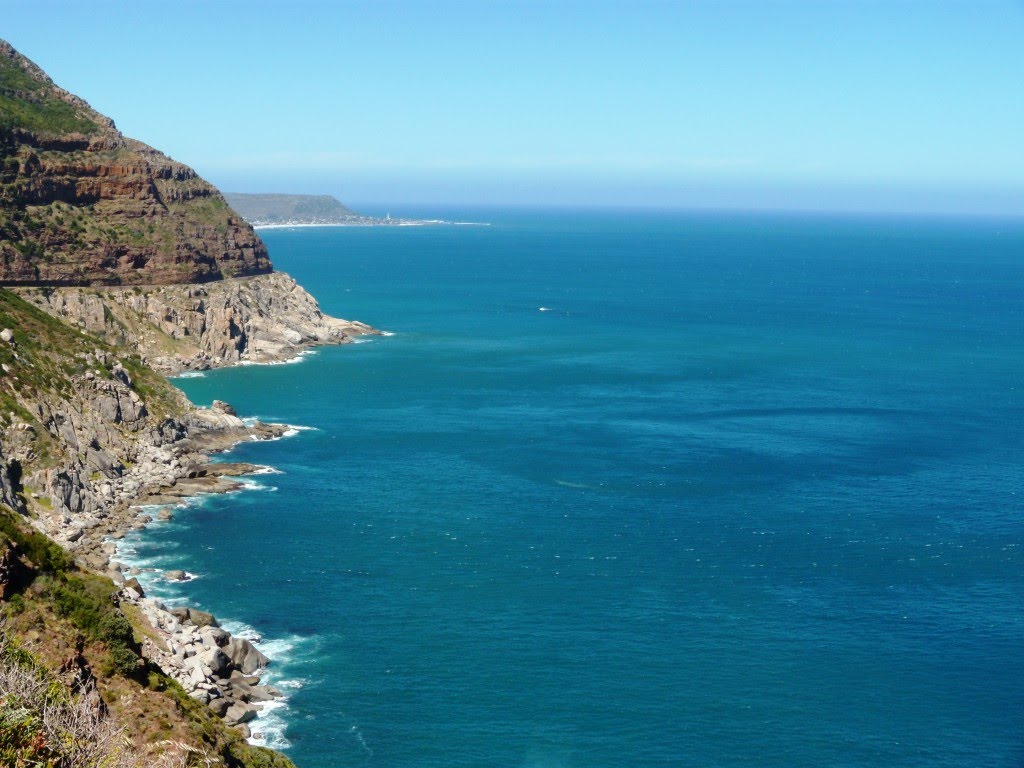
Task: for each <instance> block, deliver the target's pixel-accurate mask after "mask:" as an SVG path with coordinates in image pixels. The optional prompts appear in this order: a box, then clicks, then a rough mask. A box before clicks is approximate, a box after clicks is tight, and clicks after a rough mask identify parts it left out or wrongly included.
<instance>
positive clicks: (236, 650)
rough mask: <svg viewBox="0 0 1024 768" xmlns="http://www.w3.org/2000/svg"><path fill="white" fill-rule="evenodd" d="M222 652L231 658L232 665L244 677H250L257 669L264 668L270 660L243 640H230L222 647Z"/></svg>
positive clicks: (238, 638) (237, 638)
mask: <svg viewBox="0 0 1024 768" xmlns="http://www.w3.org/2000/svg"><path fill="white" fill-rule="evenodd" d="M224 651H225V652H226V653H227V654H228V656H230V657H231V661H232V662H233V663H234V665H235V666H236V667H237V668H238V669H240V670H241V671H242V673H243V674H246V675H251V674H252V673H253V672H255V671H256V670H257V669H260V668H261V667H265V666H267V664H269V663H270V659H268V658H267V657H266V656H264V655H263V654H262V653H260V652H259V651H257V650H256V648H254V647H253V644H252V643H250V642H249V641H248V640H246V639H245V638H240V637H236V638H232V640H231V641H230V642H229V643H228V644H227V645H226V646H224Z"/></svg>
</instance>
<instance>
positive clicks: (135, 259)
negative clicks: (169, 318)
mask: <svg viewBox="0 0 1024 768" xmlns="http://www.w3.org/2000/svg"><path fill="white" fill-rule="evenodd" d="M271 269H272V267H271V264H270V259H269V257H268V256H267V250H266V247H265V246H264V245H263V243H262V241H261V240H260V239H259V238H258V237H256V235H255V233H254V232H253V231H252V227H250V226H249V225H248V224H246V223H245V222H244V221H243V220H242V219H241V218H240V217H239V216H237V215H236V214H235V213H234V211H232V210H231V209H230V208H229V207H228V205H227V203H226V202H225V201H224V198H223V196H222V195H221V194H220V193H219V192H218V191H217V190H216V189H214V188H213V187H212V186H210V185H209V184H208V183H207V182H205V181H204V180H203V179H201V178H200V177H199V176H198V175H197V174H196V172H195V171H193V170H192V169H191V168H189V167H188V166H186V165H182V164H181V163H177V162H175V161H173V160H171V159H170V158H169V157H167V156H166V155H164V154H162V153H161V152H158V151H157V150H155V149H153V148H152V147H149V146H147V145H145V144H143V143H142V142H139V141H135V140H133V139H129V138H125V137H124V136H122V135H121V133H120V132H119V131H117V129H116V128H115V127H114V123H113V121H112V120H110V119H109V118H107V117H104V116H103V115H100V114H99V113H97V112H96V111H95V110H93V109H92V108H91V107H90V106H89V105H88V104H86V103H85V102H84V101H83V100H81V99H80V98H78V97H77V96H74V95H72V94H70V93H68V92H67V91H65V90H63V89H61V88H59V87H57V86H56V85H54V83H53V81H51V80H50V78H49V77H47V76H46V74H45V73H44V72H43V71H42V70H41V69H39V67H37V66H36V65H35V64H33V63H32V62H30V61H29V60H28V59H26V58H25V57H24V56H22V55H21V54H19V53H18V52H17V51H15V50H14V48H12V47H11V46H10V45H9V44H8V43H6V42H4V41H2V40H0V284H7V285H167V284H172V283H201V282H207V281H210V280H218V279H221V278H225V277H240V276H245V275H258V274H263V273H267V272H270V271H271Z"/></svg>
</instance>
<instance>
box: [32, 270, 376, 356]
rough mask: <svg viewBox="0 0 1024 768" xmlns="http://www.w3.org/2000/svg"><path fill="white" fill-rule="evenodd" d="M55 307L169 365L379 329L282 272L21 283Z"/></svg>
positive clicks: (293, 347)
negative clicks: (124, 283)
mask: <svg viewBox="0 0 1024 768" xmlns="http://www.w3.org/2000/svg"><path fill="white" fill-rule="evenodd" d="M19 292H20V293H21V295H22V296H23V297H24V298H26V299H28V300H29V301H31V302H32V303H33V304H35V305H37V306H39V307H40V308H42V309H44V310H45V311H47V312H49V313H50V314H52V315H54V316H56V317H59V318H61V319H64V320H68V321H70V322H71V323H73V324H74V325H76V326H78V327H80V328H84V329H86V330H88V331H90V332H92V333H96V334H98V335H100V336H102V337H103V338H105V339H106V340H107V341H108V342H110V343H113V344H118V345H122V346H126V347H130V348H134V349H136V350H137V351H138V352H139V354H141V355H142V357H143V359H144V360H145V361H146V363H147V364H148V365H150V366H152V367H153V368H156V369H157V370H160V371H163V372H165V373H171V372H176V371H180V370H184V369H191V370H202V369H206V368H217V367H220V366H225V365H235V364H237V363H242V362H274V361H281V360H288V359H291V358H294V357H295V356H296V355H297V354H298V353H299V352H300V351H301V350H302V349H304V348H305V347H308V346H311V345H317V344H345V343H347V342H349V341H351V337H353V336H358V335H361V334H367V333H379V331H376V330H374V329H373V328H371V327H370V326H368V325H365V324H364V323H359V322H354V321H349V320H340V319H338V318H334V317H330V316H328V315H325V314H324V313H323V312H321V311H320V307H319V305H318V304H317V302H316V299H314V298H313V297H312V296H310V295H309V294H308V293H307V292H306V291H305V290H303V289H302V287H301V286H299V285H298V284H297V283H296V282H295V281H294V280H293V279H292V278H291V277H289V276H288V275H285V274H283V273H281V272H274V273H272V274H269V275H259V276H257V277H251V278H238V279H228V280H219V281H217V282H212V283H204V284H202V285H180V286H179V285H173V286H164V287H161V288H156V289H147V290H139V289H129V288H105V289H85V288H64V289H59V290H51V289H20V291H19Z"/></svg>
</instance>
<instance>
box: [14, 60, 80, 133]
mask: <svg viewBox="0 0 1024 768" xmlns="http://www.w3.org/2000/svg"><path fill="white" fill-rule="evenodd" d="M0 128H25V129H27V130H29V131H33V132H36V133H52V134H62V133H84V134H87V135H88V134H92V133H96V132H98V131H99V130H100V126H98V125H97V124H96V123H95V122H94V121H93V120H92V119H90V118H89V117H88V116H86V115H85V114H83V113H82V112H81V111H80V110H78V109H76V108H75V107H73V106H72V105H71V104H69V103H67V102H66V101H63V100H61V99H59V98H56V97H55V96H54V95H53V94H52V93H51V92H50V90H49V87H48V86H47V85H46V84H45V83H41V82H40V81H39V80H38V79H36V78H34V77H32V76H31V75H30V74H29V73H28V72H26V71H25V70H24V69H22V67H20V66H19V65H18V63H17V62H15V61H14V60H12V59H9V58H7V57H6V56H0Z"/></svg>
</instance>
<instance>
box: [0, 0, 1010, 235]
mask: <svg viewBox="0 0 1024 768" xmlns="http://www.w3.org/2000/svg"><path fill="white" fill-rule="evenodd" d="M0 37H2V38H4V39H6V40H7V41H8V42H10V43H11V44H12V45H14V47H15V48H17V49H18V50H19V51H21V52H22V53H24V54H25V55H26V56H28V57H29V58H31V59H32V60H34V61H35V62H36V63H37V64H39V65H40V66H41V67H42V68H43V69H44V70H45V71H47V72H48V73H49V74H50V76H51V77H53V79H54V80H55V81H56V82H57V83H58V84H59V85H61V86H63V87H65V88H67V89H68V90H70V91H72V92H74V93H77V94H78V95H80V96H82V97H83V98H85V99H86V100H87V101H89V102H90V103H91V104H92V105H93V107H95V108H96V109H97V110H98V111H100V112H102V113H104V114H107V115H109V116H111V117H113V118H114V120H115V122H116V123H117V126H118V128H119V129H120V130H122V131H123V132H124V133H125V134H126V135H129V136H132V137H134V138H138V139H141V140H142V141H145V142H146V143H148V144H152V145H153V146H155V147H157V148H159V149H161V150H162V151H164V152H166V153H167V154H169V155H171V156H172V157H174V158H175V159H177V160H180V161H182V162H185V163H188V164H189V165H191V166H193V167H194V168H196V169H197V170H198V171H199V173H200V174H201V175H203V176H204V177H205V178H207V179H209V180H210V181H212V182H213V183H214V184H216V185H217V186H219V187H220V188H221V189H223V190H228V191H249V192H257V191H266V192H299V193H317V194H334V195H336V196H337V197H338V198H339V199H341V200H342V201H343V202H346V203H348V204H350V205H353V206H358V205H360V204H363V205H368V206H374V205H377V206H381V205H384V206H389V207H395V206H400V205H402V204H411V205H417V206H420V207H421V208H422V207H424V206H427V207H429V206H431V205H444V204H482V205H502V204H517V205H519V204H525V205H599V206H606V205H607V206H659V207H696V208H705V207H706V208H754V209H810V210H833V209H840V210H879V211H890V212H902V211H912V212H939V213H945V212H951V213H980V214H1000V215H1001V214H1013V215H1024V88H1022V87H1021V83H1024V0H963V1H959V0H927V1H925V0H920V1H915V0H877V1H876V0H746V1H745V0H690V1H687V0H677V1H676V2H644V1H643V0H632V1H631V2H627V1H626V0H622V1H618V0H607V1H603V0H590V1H589V2H576V1H574V0H547V1H546V2H532V1H526V0H523V1H520V2H514V1H512V0H509V1H508V2H501V1H500V0H477V1H476V2H452V1H451V0H429V1H414V0H391V1H388V0H380V1H378V2H369V1H362V2H347V1H345V0H336V1H335V2H327V1H326V0H322V1H320V2H314V1H312V0H306V1H303V0H290V1H289V2H259V1H256V0H253V1H252V2H244V3H243V2H227V1H224V2H218V1H217V0H206V1H205V2H189V1H188V0H173V1H172V0H160V1H158V0H134V2H104V1H103V0H98V1H96V2H89V3H83V2H77V1H76V2H52V1H51V0H0Z"/></svg>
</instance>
